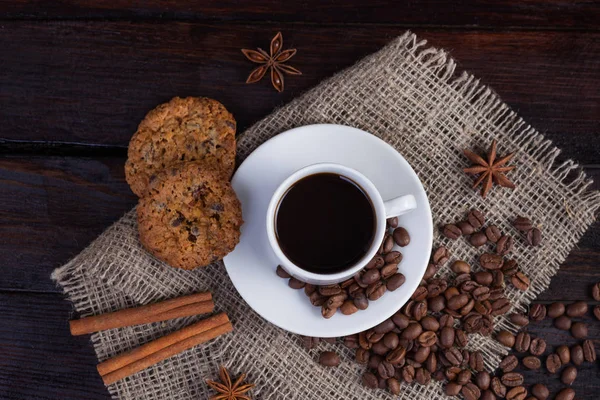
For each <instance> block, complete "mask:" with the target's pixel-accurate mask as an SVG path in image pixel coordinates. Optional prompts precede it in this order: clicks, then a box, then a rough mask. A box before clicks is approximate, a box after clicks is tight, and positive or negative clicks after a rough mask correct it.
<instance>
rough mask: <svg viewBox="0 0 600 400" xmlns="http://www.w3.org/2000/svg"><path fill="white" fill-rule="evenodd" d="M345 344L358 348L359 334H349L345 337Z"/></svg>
mask: <svg viewBox="0 0 600 400" xmlns="http://www.w3.org/2000/svg"><path fill="white" fill-rule="evenodd" d="M344 346H346V347H347V348H349V349H357V348H358V347H359V346H358V335H349V336H345V337H344Z"/></svg>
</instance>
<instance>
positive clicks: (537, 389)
mask: <svg viewBox="0 0 600 400" xmlns="http://www.w3.org/2000/svg"><path fill="white" fill-rule="evenodd" d="M531 394H533V395H534V396H535V397H536V398H537V399H538V400H546V399H547V398H548V396H550V391H549V390H548V388H547V387H546V386H545V385H542V384H541V383H536V384H535V385H533V386H532V387H531Z"/></svg>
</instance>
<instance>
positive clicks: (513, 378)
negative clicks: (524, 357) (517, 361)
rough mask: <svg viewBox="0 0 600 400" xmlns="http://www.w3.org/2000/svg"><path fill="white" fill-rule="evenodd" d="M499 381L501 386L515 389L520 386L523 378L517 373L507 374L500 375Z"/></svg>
mask: <svg viewBox="0 0 600 400" xmlns="http://www.w3.org/2000/svg"><path fill="white" fill-rule="evenodd" d="M500 380H501V381H502V384H503V385H504V386H508V387H515V386H520V385H522V384H523V381H524V378H523V375H521V374H520V373H518V372H508V373H506V374H504V375H502V378H500Z"/></svg>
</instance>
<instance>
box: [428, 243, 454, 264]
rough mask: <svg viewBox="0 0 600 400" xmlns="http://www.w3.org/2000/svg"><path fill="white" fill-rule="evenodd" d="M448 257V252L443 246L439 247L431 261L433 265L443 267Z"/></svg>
mask: <svg viewBox="0 0 600 400" xmlns="http://www.w3.org/2000/svg"><path fill="white" fill-rule="evenodd" d="M448 257H450V253H449V252H448V249H447V248H445V247H444V246H440V247H438V248H437V250H436V251H435V252H434V253H433V256H432V260H433V263H434V264H437V265H443V264H445V263H446V261H448Z"/></svg>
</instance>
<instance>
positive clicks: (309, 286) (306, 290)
mask: <svg viewBox="0 0 600 400" xmlns="http://www.w3.org/2000/svg"><path fill="white" fill-rule="evenodd" d="M350 280H351V281H352V282H354V279H350ZM316 291H317V286H316V285H313V284H310V283H307V284H306V285H304V294H305V295H307V296H309V297H310V295H311V294H313V293H315V292H316Z"/></svg>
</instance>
